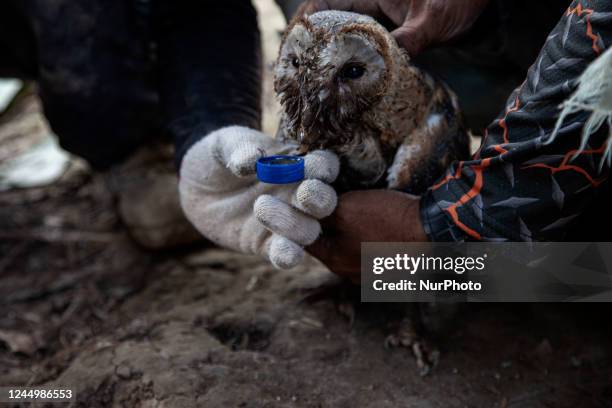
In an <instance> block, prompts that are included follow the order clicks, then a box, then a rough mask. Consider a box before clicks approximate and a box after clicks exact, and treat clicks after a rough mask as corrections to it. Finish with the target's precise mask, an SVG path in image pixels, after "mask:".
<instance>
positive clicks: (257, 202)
mask: <svg viewBox="0 0 612 408" xmlns="http://www.w3.org/2000/svg"><path fill="white" fill-rule="evenodd" d="M294 152H295V146H294V145H287V144H282V143H279V142H277V141H276V140H274V139H272V138H271V137H268V136H266V135H264V134H263V133H261V132H258V131H256V130H253V129H249V128H244V127H238V126H233V127H228V128H223V129H220V130H217V131H215V132H213V133H211V134H210V135H208V136H206V137H205V138H204V139H202V140H200V141H199V142H198V143H196V144H195V145H193V146H192V147H191V148H190V149H189V150H188V151H187V154H186V155H185V157H184V158H183V163H182V165H181V169H180V182H179V191H180V198H181V205H182V207H183V211H184V212H185V214H186V216H187V218H188V219H189V220H190V221H191V222H192V223H193V225H194V226H195V227H196V228H197V229H198V230H199V231H200V232H201V233H202V234H203V235H204V236H205V237H207V238H208V239H210V240H212V241H213V242H215V243H217V244H219V245H221V246H224V247H227V248H230V249H233V250H237V251H240V252H243V253H249V254H261V255H263V256H265V257H267V258H268V259H269V260H270V261H271V262H272V264H274V265H275V266H276V267H278V268H291V267H293V266H296V265H298V264H299V263H300V262H301V261H302V259H303V257H304V249H303V247H304V246H307V245H310V244H312V243H313V242H314V241H315V240H316V239H317V238H318V236H319V234H320V233H321V226H320V224H319V222H318V220H319V219H321V218H324V217H327V216H328V215H330V214H331V213H332V212H333V211H334V209H335V208H336V204H337V196H336V192H335V191H334V189H333V188H332V187H331V186H329V185H328V183H331V182H333V181H334V180H335V179H336V177H337V176H338V171H339V168H340V163H339V161H338V158H337V157H336V156H335V155H334V154H333V153H331V152H328V151H323V150H319V151H315V152H312V153H309V154H308V155H306V156H305V157H304V161H305V175H306V179H305V180H304V181H302V182H301V183H294V184H285V185H273V184H265V183H261V182H259V181H258V180H257V176H256V174H255V173H256V163H257V160H258V159H259V158H260V157H262V156H271V155H276V154H291V153H294Z"/></svg>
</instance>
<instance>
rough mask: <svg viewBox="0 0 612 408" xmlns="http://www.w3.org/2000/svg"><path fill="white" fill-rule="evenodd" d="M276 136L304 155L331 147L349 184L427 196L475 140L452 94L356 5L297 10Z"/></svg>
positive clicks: (282, 69) (278, 80)
mask: <svg viewBox="0 0 612 408" xmlns="http://www.w3.org/2000/svg"><path fill="white" fill-rule="evenodd" d="M274 86H275V91H276V93H277V96H278V98H279V100H280V103H281V106H282V115H281V124H280V128H279V134H278V136H277V137H278V138H280V139H282V140H285V141H292V142H295V143H297V144H298V145H299V149H300V152H302V153H306V152H308V151H312V150H315V149H330V150H333V151H334V152H336V153H337V154H338V155H339V157H340V159H341V162H342V168H341V175H340V178H339V181H338V183H337V186H336V187H338V188H339V189H341V190H348V189H357V188H372V187H387V188H393V189H399V190H403V191H407V192H411V193H415V194H418V193H422V192H423V191H424V190H425V189H426V188H427V187H429V186H430V185H431V184H433V182H434V181H435V180H436V179H437V178H439V177H440V176H441V175H442V174H443V172H444V170H445V169H446V167H447V166H448V165H449V164H450V163H451V162H452V161H454V160H457V159H464V158H466V157H467V156H468V155H469V137H468V135H467V132H466V130H465V128H464V125H463V121H462V117H461V113H460V110H459V106H458V104H457V100H456V97H455V96H454V94H453V93H452V92H451V91H450V90H449V89H448V88H447V87H446V86H445V85H444V84H443V83H441V82H440V81H438V80H436V79H434V78H432V77H431V76H430V75H428V74H427V73H426V72H424V71H423V70H421V69H419V68H417V67H416V66H415V65H414V64H412V63H411V60H410V57H409V56H408V54H407V53H406V52H405V51H404V50H403V49H401V48H400V47H399V46H398V44H397V43H396V41H395V40H394V39H393V37H392V36H391V35H390V34H389V32H388V31H387V30H386V29H385V28H384V27H383V26H381V25H380V24H378V23H377V22H376V21H375V20H374V19H372V18H370V17H367V16H364V15H360V14H356V13H350V12H341V11H323V12H319V13H315V14H312V15H310V16H299V17H297V18H295V19H294V20H293V21H292V22H291V23H290V24H289V26H288V27H287V30H286V31H285V34H284V36H283V40H282V45H281V48H280V53H279V57H278V60H277V63H276V67H275V80H274Z"/></svg>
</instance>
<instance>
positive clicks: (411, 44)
mask: <svg viewBox="0 0 612 408" xmlns="http://www.w3.org/2000/svg"><path fill="white" fill-rule="evenodd" d="M426 32H427V29H426V28H424V27H423V25H422V24H419V23H412V22H411V23H407V24H404V25H403V26H401V27H399V28H397V29H396V30H394V31H393V32H391V35H393V37H394V38H395V40H396V41H397V43H398V44H399V45H400V47H402V48H404V49H405V50H406V51H408V55H410V56H411V57H414V56H416V55H418V54H420V53H421V52H422V51H423V50H424V49H425V48H427V46H429V45H430V44H431V40H430V39H429V36H428V35H427V34H426Z"/></svg>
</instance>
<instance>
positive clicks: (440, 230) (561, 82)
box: [312, 0, 612, 281]
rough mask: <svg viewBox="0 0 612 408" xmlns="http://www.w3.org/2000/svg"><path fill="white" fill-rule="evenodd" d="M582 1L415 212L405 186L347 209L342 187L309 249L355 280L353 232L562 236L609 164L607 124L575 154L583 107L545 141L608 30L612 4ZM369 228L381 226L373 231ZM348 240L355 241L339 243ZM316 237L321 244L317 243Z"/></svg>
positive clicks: (362, 237)
mask: <svg viewBox="0 0 612 408" xmlns="http://www.w3.org/2000/svg"><path fill="white" fill-rule="evenodd" d="M580 4H581V3H580V2H578V1H574V2H573V3H572V4H571V5H570V7H569V8H568V10H567V12H566V13H565V15H564V16H563V17H562V19H561V21H560V22H559V24H558V25H557V27H556V28H555V29H554V30H553V32H552V33H551V35H550V36H549V39H548V41H547V42H546V44H545V46H544V48H543V50H542V52H541V53H540V56H539V57H538V59H537V60H536V62H535V63H534V65H533V66H532V67H531V69H530V70H529V74H528V78H527V79H526V80H525V82H524V83H523V84H522V85H521V86H520V87H519V88H517V90H516V91H515V92H514V93H513V94H512V95H511V97H510V98H509V100H508V104H507V107H506V109H505V110H504V111H503V112H502V114H501V115H500V116H499V117H498V118H497V119H496V120H494V121H493V122H492V123H491V125H490V126H489V127H488V129H487V132H486V135H485V138H484V140H483V142H482V145H481V148H480V149H479V151H478V152H477V153H476V154H475V156H474V157H473V159H472V160H470V161H466V162H458V163H454V164H453V165H452V166H451V168H449V170H448V172H447V174H446V175H445V176H444V177H443V178H442V179H441V180H440V181H439V182H438V183H436V184H435V185H434V186H432V187H431V188H430V189H429V190H428V191H427V192H426V193H425V194H424V195H423V196H422V197H421V198H420V202H419V205H418V208H420V212H419V211H418V210H417V205H416V204H415V202H416V201H417V200H414V199H412V198H411V197H410V196H408V195H404V196H403V197H398V198H397V199H395V200H391V199H390V196H388V194H389V193H385V192H381V191H373V192H370V193H369V194H370V195H371V196H369V197H366V196H365V195H363V194H364V193H358V194H359V195H358V196H353V197H349V198H348V200H350V201H349V202H350V205H349V206H348V209H347V204H346V202H345V201H346V200H347V197H346V196H341V197H340V200H339V205H338V210H337V212H336V213H335V214H334V215H333V216H332V218H331V219H330V221H329V222H328V223H327V224H325V225H326V226H327V230H324V235H323V238H322V241H321V243H317V244H315V247H314V250H313V251H312V252H313V253H314V254H315V256H317V257H318V258H319V259H321V260H322V261H323V262H324V263H325V264H327V265H329V266H330V268H331V269H332V271H335V272H338V273H340V274H342V275H344V276H348V277H350V278H351V279H352V280H353V281H358V280H359V273H360V272H359V263H358V259H359V256H356V254H357V255H358V254H359V245H358V244H359V243H360V242H365V241H376V240H378V241H396V240H398V238H401V239H400V240H403V241H421V240H425V239H427V238H428V239H429V240H432V241H463V240H489V241H526V240H549V241H550V240H562V239H564V235H565V232H566V231H567V230H568V229H569V228H570V227H571V224H572V222H574V221H575V220H576V219H577V217H578V216H579V215H580V214H581V213H582V212H584V211H585V210H586V209H587V208H588V207H589V206H590V205H591V204H592V203H593V201H594V200H595V197H597V195H598V194H599V193H600V192H601V190H602V188H609V187H608V186H607V178H608V173H609V167H608V166H607V165H605V166H604V168H603V170H602V171H600V170H599V165H600V161H601V159H602V156H603V153H604V151H605V148H606V146H607V136H608V132H609V129H607V127H606V126H602V127H601V128H600V129H599V132H597V133H595V134H594V135H593V136H592V137H591V139H590V144H589V146H588V147H587V148H585V149H584V150H583V151H581V152H580V153H579V154H578V156H577V157H575V159H572V158H573V157H574V155H575V154H576V153H577V152H578V151H579V150H580V149H579V146H580V141H581V135H582V131H583V128H584V124H585V121H586V120H587V118H588V117H589V115H590V112H584V111H582V112H577V113H575V114H572V115H570V116H568V117H567V118H566V119H565V121H564V122H563V125H562V126H561V128H560V129H559V133H558V135H557V137H556V138H555V140H554V141H553V142H552V143H547V141H549V139H550V136H551V134H552V132H553V129H554V127H555V124H556V122H557V118H558V115H559V105H560V104H561V103H562V102H563V101H565V100H567V99H568V98H569V97H570V95H571V94H572V92H573V91H574V90H575V89H576V87H577V85H578V84H577V80H578V78H579V77H580V75H581V74H582V73H583V72H584V71H585V69H586V68H587V66H588V65H589V64H590V63H591V62H593V61H594V60H595V59H596V58H598V57H599V56H600V55H601V54H602V53H603V52H604V51H605V46H606V45H605V44H610V42H611V40H612V21H611V20H610V17H609V16H610V15H612V13H611V12H612V4H610V2H606V1H603V0H600V1H592V2H590V3H589V4H590V8H585V7H583V6H581V5H580ZM396 194H401V193H396ZM363 214H368V217H365V216H363ZM376 214H381V215H382V216H386V217H388V219H386V220H383V219H380V218H376V216H375V215H376ZM372 217H374V218H372ZM376 224H378V225H379V227H376ZM357 225H364V226H369V228H366V229H365V230H364V228H362V227H361V226H357ZM372 228H378V229H380V230H381V231H379V232H378V233H377V234H374V233H372V230H371V229H372ZM406 229H408V231H409V233H408V235H407V232H406ZM327 231H330V233H329V234H328V233H327ZM423 232H424V233H425V234H426V235H423ZM409 234H415V236H410V235H409ZM336 237H337V238H336ZM347 237H350V239H348V238H347ZM379 238H382V239H379ZM349 243H353V246H352V248H353V249H352V251H351V250H347V249H346V247H347V245H348V244H349ZM322 245H324V248H325V251H322V250H320V246H322ZM343 251H344V252H343Z"/></svg>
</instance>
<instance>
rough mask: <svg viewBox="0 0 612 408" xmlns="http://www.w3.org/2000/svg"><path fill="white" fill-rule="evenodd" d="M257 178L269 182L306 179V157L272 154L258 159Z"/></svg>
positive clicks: (284, 182) (279, 182)
mask: <svg viewBox="0 0 612 408" xmlns="http://www.w3.org/2000/svg"><path fill="white" fill-rule="evenodd" d="M257 178H258V179H259V181H261V182H263V183H268V184H291V183H297V182H299V181H302V180H304V158H303V157H300V156H270V157H262V158H261V159H259V160H257Z"/></svg>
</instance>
